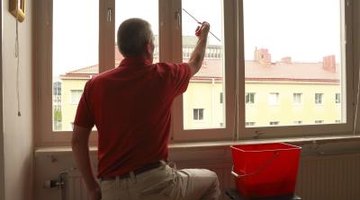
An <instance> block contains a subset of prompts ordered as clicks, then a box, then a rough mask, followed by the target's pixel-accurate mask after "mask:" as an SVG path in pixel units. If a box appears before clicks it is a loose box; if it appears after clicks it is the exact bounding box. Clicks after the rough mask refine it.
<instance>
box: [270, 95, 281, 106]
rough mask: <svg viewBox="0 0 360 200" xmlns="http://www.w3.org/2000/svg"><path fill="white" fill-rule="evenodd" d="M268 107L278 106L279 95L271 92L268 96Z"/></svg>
mask: <svg viewBox="0 0 360 200" xmlns="http://www.w3.org/2000/svg"><path fill="white" fill-rule="evenodd" d="M269 105H270V106H276V105H279V93H277V92H272V93H270V94H269Z"/></svg>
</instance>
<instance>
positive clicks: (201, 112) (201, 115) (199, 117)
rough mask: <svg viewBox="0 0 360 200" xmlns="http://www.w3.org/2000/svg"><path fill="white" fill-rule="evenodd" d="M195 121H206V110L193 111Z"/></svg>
mask: <svg viewBox="0 0 360 200" xmlns="http://www.w3.org/2000/svg"><path fill="white" fill-rule="evenodd" d="M193 120H204V108H194V109H193Z"/></svg>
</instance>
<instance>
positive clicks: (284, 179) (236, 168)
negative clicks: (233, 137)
mask: <svg viewBox="0 0 360 200" xmlns="http://www.w3.org/2000/svg"><path fill="white" fill-rule="evenodd" d="M231 150H232V157H233V164H234V165H233V170H232V174H233V175H234V176H235V182H236V188H237V190H238V191H239V192H240V193H241V195H242V196H244V197H247V198H263V197H274V196H287V195H289V196H292V195H294V191H295V186H296V178H297V172H298V166H299V157H300V151H301V147H298V146H295V145H291V144H286V143H273V144H251V145H233V146H231Z"/></svg>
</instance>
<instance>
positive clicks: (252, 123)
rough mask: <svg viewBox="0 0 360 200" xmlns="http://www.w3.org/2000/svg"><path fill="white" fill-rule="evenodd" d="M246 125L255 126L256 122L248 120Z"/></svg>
mask: <svg viewBox="0 0 360 200" xmlns="http://www.w3.org/2000/svg"><path fill="white" fill-rule="evenodd" d="M246 126H247V127H248V126H255V122H246Z"/></svg>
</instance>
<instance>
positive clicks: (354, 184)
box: [296, 154, 360, 200]
mask: <svg viewBox="0 0 360 200" xmlns="http://www.w3.org/2000/svg"><path fill="white" fill-rule="evenodd" d="M296 191H297V194H298V195H299V196H301V197H302V199H304V200H359V199H360V154H349V155H332V156H315V157H305V158H302V159H301V165H300V169H299V174H298V179H297V189H296Z"/></svg>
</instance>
